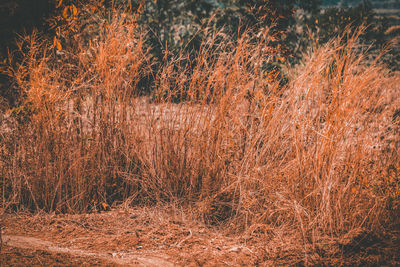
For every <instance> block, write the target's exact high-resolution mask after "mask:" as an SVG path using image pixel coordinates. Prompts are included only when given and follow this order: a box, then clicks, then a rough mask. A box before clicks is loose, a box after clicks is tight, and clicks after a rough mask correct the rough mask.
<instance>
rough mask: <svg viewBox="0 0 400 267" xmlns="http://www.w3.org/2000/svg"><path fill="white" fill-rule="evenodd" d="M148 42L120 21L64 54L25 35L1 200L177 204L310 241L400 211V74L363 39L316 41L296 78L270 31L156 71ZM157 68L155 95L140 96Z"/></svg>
mask: <svg viewBox="0 0 400 267" xmlns="http://www.w3.org/2000/svg"><path fill="white" fill-rule="evenodd" d="M145 38H146V36H145V35H144V34H141V33H140V31H139V29H138V28H137V26H136V24H135V23H134V21H133V22H132V21H130V20H129V18H123V19H117V18H114V19H113V21H112V22H111V23H109V24H108V25H107V27H104V30H103V31H102V32H101V33H100V34H99V36H98V37H97V39H96V40H91V42H84V41H83V40H81V39H79V38H77V40H75V43H74V49H73V50H72V49H71V50H68V49H66V50H65V51H64V54H63V55H61V56H60V55H55V54H54V53H53V50H52V48H50V47H49V46H47V45H46V43H45V42H41V41H38V38H37V36H31V37H30V38H29V39H26V40H25V44H26V45H27V46H28V48H27V49H26V50H25V51H26V52H25V54H24V61H23V62H22V63H21V64H20V65H18V66H17V67H14V68H12V69H10V70H9V71H10V75H12V76H13V78H14V81H15V83H16V84H17V85H18V87H19V88H21V89H22V90H23V92H24V94H25V102H24V105H22V106H21V108H18V109H14V110H13V111H12V112H11V113H8V114H3V115H2V116H3V122H2V123H3V126H2V130H1V132H0V140H1V147H0V149H1V150H0V164H1V165H0V179H1V180H0V190H1V191H0V193H1V198H2V205H3V206H4V207H5V206H6V205H8V208H10V207H11V208H15V209H21V208H24V209H29V210H32V211H38V210H45V211H56V212H63V213H64V212H69V213H70V212H71V213H77V212H87V211H90V210H95V209H98V208H99V205H102V204H104V203H107V204H109V205H111V204H116V203H121V202H127V203H129V204H140V205H146V204H160V203H166V202H171V203H178V205H181V206H186V207H191V209H193V210H194V211H195V213H196V214H198V218H200V219H202V220H204V221H205V222H207V223H210V224H219V223H228V222H229V223H231V225H234V226H235V227H234V229H238V230H241V229H244V230H246V231H249V232H251V231H265V232H266V231H268V229H275V228H276V229H278V228H279V229H283V228H287V229H296V230H298V231H301V233H302V236H303V241H304V243H306V242H313V240H315V239H316V238H318V237H319V236H320V235H321V234H322V235H326V234H328V235H340V234H343V233H346V232H348V231H350V230H351V229H354V228H358V227H366V228H369V229H375V228H376V227H380V226H382V225H383V224H387V223H388V222H394V219H395V218H398V216H399V200H400V199H399V197H400V183H399V180H398V179H399V167H400V166H399V163H400V161H399V153H398V152H399V151H398V150H399V138H400V134H399V122H398V121H395V120H394V118H393V114H394V113H395V111H396V108H399V107H400V103H399V98H398V95H399V94H400V76H399V74H398V73H389V72H388V71H387V70H386V69H385V68H384V67H382V66H380V65H379V64H378V63H376V62H374V63H372V64H369V65H367V64H365V63H364V56H365V54H363V53H361V54H360V53H359V52H356V51H359V49H358V47H357V35H355V36H353V37H350V38H349V39H348V41H347V42H343V41H342V40H340V39H338V40H333V41H331V42H329V43H328V44H327V45H325V46H323V47H319V48H315V49H314V51H312V52H310V54H309V55H308V56H306V57H305V59H304V63H303V64H302V65H301V66H298V67H296V68H290V69H288V70H287V72H288V73H289V76H290V82H289V83H288V84H287V85H285V86H283V87H282V86H280V85H279V81H278V80H277V79H274V78H273V75H271V74H268V73H264V72H263V70H262V68H261V66H262V63H263V62H265V60H266V59H267V58H268V57H273V52H274V51H273V49H272V48H271V46H270V45H269V42H268V35H265V36H264V37H260V38H259V41H258V42H256V43H254V42H250V41H248V39H249V38H248V36H246V34H244V35H243V36H242V38H240V39H239V40H238V41H237V42H233V41H231V40H229V38H228V37H227V36H224V35H223V34H222V33H216V34H215V35H214V36H211V37H210V38H209V39H208V40H206V41H204V43H203V45H202V48H201V51H200V52H199V53H198V54H197V55H196V56H195V57H193V56H192V58H190V57H189V55H180V56H177V57H172V59H168V60H167V59H166V61H165V63H164V65H163V67H162V68H161V70H160V71H159V72H158V73H152V72H151V66H152V64H153V63H152V58H151V56H150V55H149V53H148V48H147V47H146V45H145V42H144V40H145ZM21 48H22V49H21V52H22V51H24V49H23V47H22V46H21ZM167 54H168V51H167V52H166V55H167ZM166 58H167V57H166ZM168 58H170V57H168ZM193 58H194V59H193ZM148 75H152V77H154V84H152V87H153V93H152V94H151V96H149V97H138V95H140V94H141V92H142V88H140V86H139V85H140V84H141V83H140V81H141V77H144V76H148ZM177 99H181V100H182V99H184V101H180V102H177V101H176V100H177ZM6 121H7V122H8V123H9V125H7V126H5V123H6Z"/></svg>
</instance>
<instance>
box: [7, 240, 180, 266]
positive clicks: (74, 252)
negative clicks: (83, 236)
mask: <svg viewBox="0 0 400 267" xmlns="http://www.w3.org/2000/svg"><path fill="white" fill-rule="evenodd" d="M3 242H4V245H5V246H10V247H15V248H20V249H28V250H35V251H36V250H40V251H46V252H49V253H50V254H51V253H62V254H69V255H71V256H74V257H83V258H96V259H100V260H101V261H104V262H108V263H115V264H118V265H129V266H165V267H170V266H171V267H172V266H175V265H174V264H173V263H172V262H169V261H168V260H167V259H168V257H167V256H160V255H157V256H156V255H151V254H147V253H128V252H118V251H115V252H112V253H99V252H90V251H84V250H81V249H75V248H68V247H60V246H57V245H56V244H54V243H52V242H49V241H45V240H41V239H39V238H35V237H28V236H16V235H5V236H4V237H3Z"/></svg>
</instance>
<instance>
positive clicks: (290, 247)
mask: <svg viewBox="0 0 400 267" xmlns="http://www.w3.org/2000/svg"><path fill="white" fill-rule="evenodd" d="M2 225H3V231H2V233H3V235H2V240H3V247H2V251H1V261H0V263H1V264H0V265H1V266H82V265H83V266H93V265H96V266H99V265H100V266H104V265H107V266H165V267H168V266H276V265H298V266H303V265H328V266H338V265H344V266H346V265H347V266H372V265H387V266H396V265H397V266H398V265H400V232H399V231H393V232H391V233H388V234H387V235H386V236H377V235H375V234H373V233H370V232H368V231H365V230H363V229H357V230H355V231H352V232H350V233H348V234H347V235H345V236H344V237H343V238H341V239H333V238H326V237H325V238H321V239H320V240H318V241H314V242H313V243H312V244H311V243H310V244H305V243H304V241H303V240H302V239H301V237H300V236H299V235H298V233H296V232H288V231H287V230H285V229H280V230H277V229H275V230H274V231H272V230H269V229H266V228H265V227H264V228H263V227H262V226H256V227H250V228H249V229H248V230H247V231H237V230H233V229H234V228H230V227H229V226H224V227H219V228H210V227H206V226H204V225H202V224H201V223H199V222H196V220H193V219H191V218H189V216H187V214H186V215H185V214H184V213H183V212H181V213H179V212H177V210H174V211H172V209H171V210H168V209H160V208H158V209H157V208H154V209H150V208H137V209H132V208H119V209H115V210H111V211H107V212H101V213H93V214H83V215H50V214H38V215H28V214H21V213H18V214H6V215H4V216H3V219H2Z"/></svg>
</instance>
